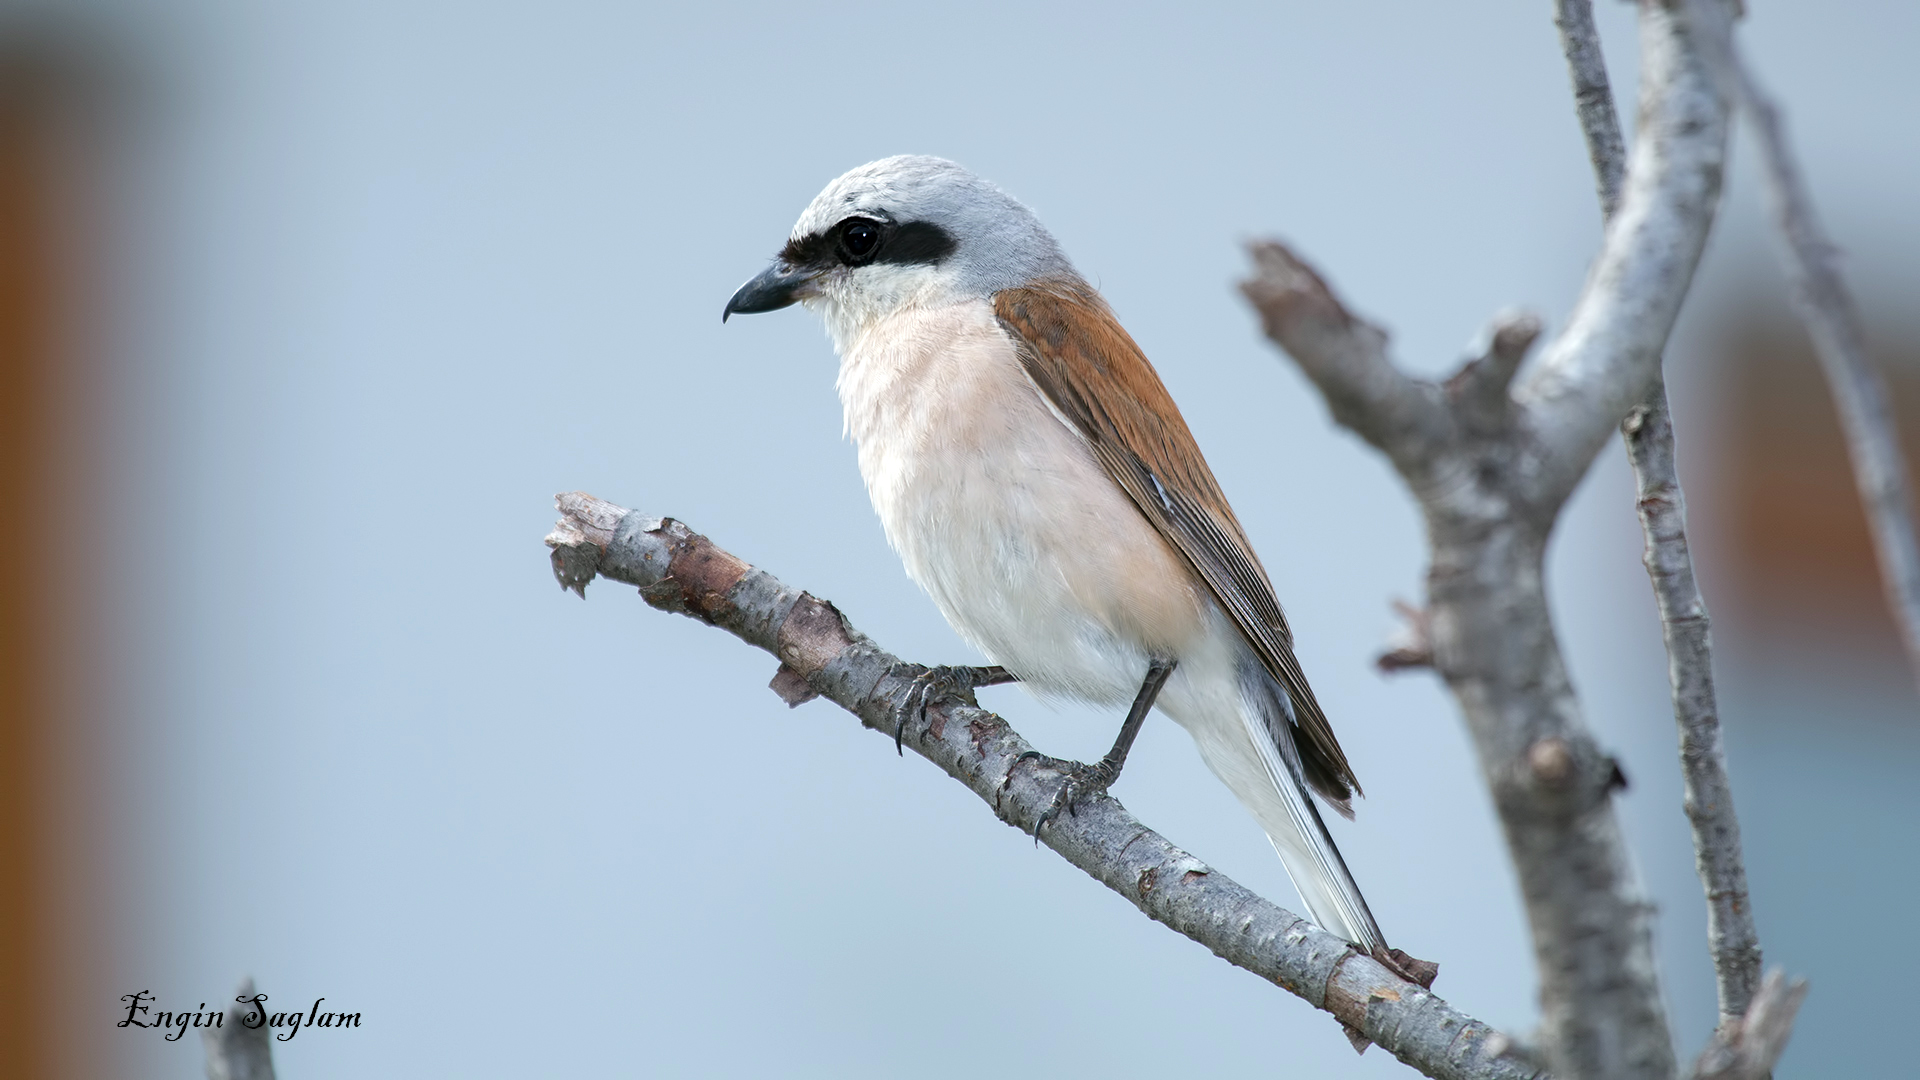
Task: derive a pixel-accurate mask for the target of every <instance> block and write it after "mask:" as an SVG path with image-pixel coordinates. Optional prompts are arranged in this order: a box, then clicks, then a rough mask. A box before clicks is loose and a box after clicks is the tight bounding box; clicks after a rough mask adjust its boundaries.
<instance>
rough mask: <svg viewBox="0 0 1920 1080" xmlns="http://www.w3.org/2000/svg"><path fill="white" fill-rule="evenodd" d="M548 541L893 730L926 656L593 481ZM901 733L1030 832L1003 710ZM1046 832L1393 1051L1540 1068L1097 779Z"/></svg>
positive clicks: (1198, 936)
mask: <svg viewBox="0 0 1920 1080" xmlns="http://www.w3.org/2000/svg"><path fill="white" fill-rule="evenodd" d="M556 502H557V504H558V505H559V507H560V510H561V513H562V515H563V516H562V518H561V520H560V523H559V524H558V525H557V526H556V527H555V529H554V532H553V534H552V535H550V536H548V537H547V545H548V546H549V547H551V548H552V549H553V567H554V575H555V576H556V577H557V578H559V579H560V583H561V586H562V587H563V588H572V589H578V590H581V592H582V595H584V594H585V593H584V590H585V588H586V585H587V583H588V582H589V581H591V580H592V579H593V578H594V577H595V576H596V575H597V576H600V577H605V578H607V579H609V580H613V581H619V582H624V583H626V584H629V585H637V586H639V587H640V595H641V596H642V597H643V598H645V600H646V601H647V603H649V604H651V605H653V606H654V607H657V608H660V609H662V610H666V611H674V612H679V613H681V614H685V615H689V616H692V617H693V618H696V619H699V620H700V621H702V622H706V623H708V624H710V625H713V626H717V627H719V628H721V629H723V630H726V631H728V632H730V633H732V634H734V635H735V636H737V637H739V638H740V639H741V640H743V641H745V642H747V643H748V644H750V645H754V646H757V647H759V648H762V649H765V650H766V651H768V652H769V653H772V654H773V655H774V656H776V657H778V658H779V660H780V678H781V679H783V680H785V681H788V682H791V681H792V680H793V679H796V678H797V679H800V680H803V681H804V682H805V684H806V685H807V686H808V687H810V688H811V689H812V690H813V691H814V692H815V693H818V694H819V695H820V696H822V697H825V698H828V699H830V700H832V701H833V702H834V704H836V705H839V706H840V707H842V708H844V709H846V710H847V711H848V712H851V713H853V714H854V715H855V716H856V717H858V718H859V719H860V722H861V723H862V724H864V725H865V726H867V727H870V728H874V729H876V730H879V731H881V732H884V733H885V734H886V735H887V737H888V738H889V739H892V738H893V733H894V731H895V724H896V722H897V721H898V719H899V717H900V710H901V707H902V706H903V704H904V703H905V702H906V700H907V698H908V695H909V693H910V692H911V691H912V689H913V688H914V685H915V678H916V676H918V675H919V674H921V673H922V672H924V671H925V670H926V669H925V668H922V667H920V666H919V665H917V664H908V663H903V662H902V661H901V660H900V659H899V658H897V657H895V656H893V655H892V654H890V653H888V652H887V651H885V650H884V649H882V648H880V647H879V646H878V645H876V644H874V643H873V641H871V640H870V639H868V638H867V637H866V636H865V635H863V634H861V633H860V632H859V631H857V630H855V629H853V627H852V625H851V624H850V623H848V622H847V620H846V617H845V616H843V615H841V614H840V612H839V611H838V610H837V609H836V608H835V607H834V606H833V605H832V604H830V603H827V602H826V601H823V600H819V599H817V598H815V597H813V596H810V595H808V594H806V593H803V592H801V591H799V590H798V589H794V588H791V587H789V586H787V585H784V584H782V583H781V582H780V581H779V580H778V579H776V578H774V577H773V576H772V575H771V574H768V573H766V572H764V571H761V570H756V569H754V568H753V567H751V566H748V565H747V564H746V563H744V562H742V561H741V560H740V559H738V558H736V557H735V556H733V555H731V554H729V553H728V552H726V551H724V550H722V549H721V548H719V547H717V546H715V545H714V544H713V543H712V542H711V541H709V540H708V539H707V538H706V537H704V536H701V535H699V534H698V533H695V532H693V531H692V530H690V529H688V528H687V527H686V526H685V525H683V524H681V523H680V522H677V521H674V520H672V519H671V518H666V519H663V518H648V517H646V516H645V515H643V514H639V513H635V512H631V511H628V510H625V509H623V508H621V507H618V506H614V505H613V504H611V503H607V502H604V501H602V500H599V499H595V498H593V497H592V496H590V495H585V494H582V493H580V492H573V493H570V494H567V495H562V496H560V497H559V498H558V499H557V500H556ZM905 734H906V740H905V744H906V745H907V746H908V747H910V748H912V749H913V750H914V752H915V753H918V754H920V755H921V756H923V757H925V758H926V759H927V760H929V761H931V762H933V763H934V764H935V765H938V766H939V767H940V768H941V769H942V770H944V771H945V772H946V773H947V775H949V776H951V777H953V778H954V779H956V780H959V781H960V782H961V783H963V784H965V785H966V786H967V787H968V789H970V790H971V791H973V793H974V794H976V795H978V796H979V797H980V798H981V800H983V801H984V802H986V803H987V804H988V805H989V806H991V807H992V808H993V812H994V814H995V815H996V816H998V817H999V818H1000V819H1001V820H1002V821H1005V822H1006V823H1007V824H1009V825H1012V826H1014V827H1015V828H1017V829H1020V830H1021V831H1023V832H1027V833H1031V832H1032V831H1033V829H1034V824H1035V822H1037V821H1038V820H1039V818H1040V815H1041V814H1042V813H1043V812H1045V811H1046V810H1047V809H1048V808H1049V807H1051V805H1052V802H1053V796H1054V793H1055V790H1056V789H1057V788H1058V786H1059V777H1058V776H1057V775H1055V774H1054V773H1053V772H1052V771H1051V770H1050V769H1048V768H1047V767H1045V766H1043V765H1041V764H1039V763H1037V762H1033V761H1023V760H1022V755H1023V754H1025V753H1026V751H1027V750H1028V749H1030V747H1029V746H1028V744H1027V742H1026V740H1025V739H1022V738H1021V737H1020V735H1019V734H1018V733H1017V732H1015V731H1014V730H1013V729H1012V728H1011V727H1009V726H1008V725H1007V723H1006V721H1004V720H1002V719H1001V718H1000V717H998V716H995V715H994V714H992V713H990V712H986V711H985V710H982V709H978V708H973V707H970V706H967V705H964V704H959V703H942V704H936V705H932V706H930V707H928V708H927V709H926V710H925V712H924V714H921V715H914V713H913V712H909V714H908V718H907V724H906V731H905ZM1040 842H1041V843H1043V844H1045V845H1046V846H1047V847H1049V848H1052V849H1053V850H1054V851H1055V852H1057V853H1058V854H1059V855H1060V856H1061V857H1062V858H1064V859H1066V860H1067V861H1068V862H1070V863H1072V864H1073V865H1074V866H1077V867H1079V868H1080V869H1081V870H1084V871H1085V872H1086V873H1087V874H1088V875H1089V876H1091V877H1093V878H1094V879H1095V880H1096V881H1099V882H1100V883H1101V884H1103V885H1105V886H1107V887H1108V888H1109V889H1112V890H1113V891H1114V892H1116V893H1119V894H1120V895H1121V896H1123V897H1125V898H1126V899H1127V900H1128V901H1129V902H1131V903H1132V904H1133V905H1134V906H1136V907H1138V908H1139V909H1140V910H1141V911H1142V912H1143V913H1145V914H1146V915H1147V916H1149V917H1150V918H1153V919H1155V920H1156V921H1159V922H1162V923H1165V924H1166V925H1167V926H1169V927H1171V928H1172V929H1174V930H1177V931H1179V932H1180V933H1182V934H1184V935H1186V936H1187V937H1189V938H1192V939H1193V940H1194V941H1197V942H1199V943H1200V944H1202V945H1204V946H1206V947H1207V948H1208V949H1210V950H1212V951H1213V953H1214V954H1215V955H1217V956H1219V957H1220V958H1222V959H1224V960H1226V961H1227V962H1228V963H1231V964H1233V965H1235V966H1237V967H1241V968H1245V969H1246V970H1248V971H1251V972H1253V973H1254V974H1256V975H1258V976H1260V977H1261V978H1264V979H1267V980H1268V981H1270V982H1273V983H1274V984H1276V985H1278V986H1280V987H1281V988H1282V989H1285V990H1287V991H1289V992H1291V993H1293V994H1296V995H1298V996H1299V997H1301V998H1303V999H1305V1000H1306V1001H1307V1002H1308V1003H1309V1004H1311V1005H1313V1006H1314V1007H1315V1008H1318V1009H1322V1010H1325V1011H1326V1012H1329V1013H1332V1014H1333V1015H1334V1016H1335V1017H1336V1018H1338V1019H1339V1020H1340V1022H1341V1023H1343V1024H1345V1025H1347V1026H1348V1027H1350V1028H1354V1029H1357V1030H1358V1031H1360V1032H1361V1033H1362V1034H1363V1035H1364V1036H1365V1037H1366V1038H1367V1039H1368V1040H1370V1041H1372V1042H1374V1043H1376V1044H1378V1045H1379V1046H1380V1047H1381V1048H1383V1049H1385V1050H1386V1051H1387V1052H1388V1053H1391V1054H1392V1055H1394V1056H1395V1057H1397V1058H1399V1059H1400V1060H1401V1061H1403V1062H1405V1063H1407V1064H1408V1065H1411V1066H1413V1067H1414V1068H1415V1069H1418V1070H1419V1071H1420V1072H1422V1073H1424V1074H1426V1075H1427V1076H1432V1077H1445V1078H1449V1080H1528V1078H1534V1077H1539V1076H1540V1075H1541V1073H1540V1070H1539V1069H1538V1068H1537V1067H1535V1066H1533V1065H1531V1064H1529V1063H1528V1061H1527V1060H1526V1058H1525V1055H1524V1054H1523V1053H1521V1052H1519V1050H1518V1049H1517V1047H1516V1045H1515V1044H1514V1043H1513V1041H1512V1040H1510V1039H1508V1038H1507V1037H1506V1036H1504V1035H1501V1034H1500V1033H1499V1032H1497V1031H1495V1030H1494V1029H1493V1028H1491V1027H1489V1026H1487V1025H1486V1024H1483V1023H1481V1022H1479V1021H1477V1020H1474V1019H1472V1018H1470V1017H1467V1016H1465V1015H1463V1014H1461V1013H1460V1012H1458V1011H1457V1010H1455V1009H1454V1008H1453V1007H1452V1006H1450V1005H1448V1004H1447V1003H1446V1002H1445V1001H1443V1000H1441V999H1440V998H1439V997H1436V996H1435V995H1434V994H1433V993H1432V992H1430V991H1428V990H1426V989H1423V988H1422V987H1420V986H1418V985H1416V984H1414V983H1411V982H1408V981H1406V980H1404V979H1402V978H1400V977H1399V976H1398V975H1396V974H1394V973H1393V972H1392V971H1390V970H1388V969H1387V967H1385V966H1384V965H1382V964H1380V963H1378V962H1377V961H1375V960H1374V959H1373V958H1372V957H1369V956H1366V955H1364V954H1361V953H1359V952H1357V951H1356V950H1355V949H1354V948H1353V947H1352V946H1351V945H1350V944H1349V943H1348V942H1346V941H1345V940H1343V939H1341V938H1337V937H1335V936H1333V935H1332V934H1329V933H1327V932H1326V931H1324V930H1322V929H1320V928H1319V927H1317V926H1315V925H1314V924H1312V923H1311V922H1308V921H1307V920H1305V919H1302V918H1300V917H1299V916H1297V915H1293V914H1291V913H1289V912H1287V911H1284V910H1282V909H1281V908H1280V907H1278V906H1276V905H1274V904H1273V903H1271V902H1269V901H1267V900H1264V899H1262V898H1261V897H1259V896H1257V895H1255V894H1254V893H1253V892H1251V891H1250V890H1248V889H1247V888H1246V887H1244V886H1242V885H1239V884H1238V883H1236V882H1234V881H1233V880H1231V879H1230V878H1228V877H1227V876H1226V875H1225V874H1222V873H1219V872H1218V871H1216V870H1214V869H1212V868H1211V867H1209V866H1207V865H1206V864H1205V863H1202V862H1201V861H1200V860H1198V859H1196V858H1194V857H1193V856H1192V855H1189V854H1187V853H1186V852H1184V851H1182V850H1180V849H1179V848H1177V847H1175V846H1173V844H1171V843H1169V842H1168V841H1167V840H1166V839H1165V838H1163V837H1161V836H1160V835H1159V834H1158V833H1156V832H1154V831H1153V830H1151V829H1149V828H1147V827H1146V826H1145V825H1142V824H1140V822H1139V820H1138V819H1136V818H1135V817H1134V816H1133V815H1132V814H1130V813H1128V812H1127V810H1126V808H1125V807H1123V806H1121V805H1120V803H1119V801H1118V800H1116V799H1114V798H1112V797H1110V796H1106V795H1100V796H1095V797H1092V798H1089V799H1088V800H1086V801H1085V802H1083V803H1081V804H1080V806H1079V808H1078V810H1077V811H1076V812H1075V813H1074V814H1073V815H1070V816H1067V817H1063V818H1056V819H1054V820H1053V821H1051V822H1050V823H1049V824H1048V826H1047V828H1046V830H1045V832H1044V833H1043V834H1042V835H1041V837H1040Z"/></svg>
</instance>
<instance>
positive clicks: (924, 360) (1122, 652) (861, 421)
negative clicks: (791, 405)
mask: <svg viewBox="0 0 1920 1080" xmlns="http://www.w3.org/2000/svg"><path fill="white" fill-rule="evenodd" d="M836 336H837V337H840V345H841V365H840V378H839V390H840V399H841V402H842V403H843V404H844V405H845V408H846V425H847V433H848V434H849V435H851V436H852V438H853V439H854V441H855V442H856V443H857V444H858V447H859V457H860V472H861V475H862V476H863V477H864V478H865V479H866V483H867V491H868V494H869V495H871V496H872V499H873V506H874V509H875V510H876V511H877V512H878V513H879V515H880V520H881V524H882V525H883V526H884V527H885V529H886V533H887V539H888V541H889V542H890V543H892V545H893V547H894V549H895V550H897V551H898V552H899V553H900V557H901V559H902V560H903V561H904V562H905V563H906V568H907V573H908V574H909V575H910V576H911V577H912V578H913V579H914V580H915V581H916V582H918V583H919V584H920V585H921V587H923V588H925V589H926V590H927V592H928V593H929V594H930V595H931V596H932V597H933V600H934V603H935V604H937V605H939V607H940V610H941V612H942V613H943V614H945V615H946V617H947V620H948V621H949V622H951V623H952V624H953V626H954V628H955V629H956V630H958V631H959V632H960V633H961V634H962V635H963V636H964V637H966V638H967V639H968V640H969V641H971V642H972V643H973V644H974V645H976V646H977V647H978V648H979V649H980V650H981V651H982V652H984V653H986V655H987V656H988V657H989V658H990V659H991V660H993V661H994V662H995V663H999V664H1004V665H1006V666H1007V667H1008V668H1009V669H1011V670H1013V671H1014V672H1016V673H1017V674H1019V675H1020V676H1021V677H1022V678H1023V679H1024V680H1026V681H1027V682H1029V683H1030V684H1032V685H1033V687H1034V689H1036V690H1039V691H1041V692H1051V693H1058V694H1065V695H1069V696H1072V697H1078V698H1083V699H1087V700H1092V701H1097V702H1120V701H1125V700H1128V699H1130V698H1131V697H1132V695H1133V693H1134V691H1135V690H1136V689H1137V688H1138V686H1139V682H1140V678H1141V675H1142V673H1143V672H1144V671H1145V670H1146V664H1147V658H1148V654H1149V653H1150V652H1151V653H1154V654H1157V655H1162V656H1180V655H1184V654H1185V653H1187V652H1188V651H1189V649H1190V648H1191V646H1192V644H1193V643H1194V641H1195V639H1196V638H1197V637H1198V636H1199V635H1201V633H1202V630H1203V624H1204V623H1205V622H1206V621H1207V611H1208V608H1207V606H1206V605H1205V602H1204V601H1203V600H1201V599H1200V597H1199V595H1198V594H1197V592H1196V588H1195V586H1194V583H1193V581H1192V579H1191V577H1190V575H1189V573H1188V571H1187V569H1186V567H1185V565H1184V563H1182V562H1181V561H1180V560H1179V558H1178V556H1177V555H1175V554H1174V552H1173V551H1172V549H1170V548H1169V547H1168V546H1167V544H1166V542H1165V541H1164V540H1162V539H1161V538H1160V536H1159V534H1158V533H1156V532H1155V531H1154V530H1153V528H1152V526H1151V525H1149V524H1148V523H1147V521H1146V520H1145V519H1144V518H1143V517H1141V515H1140V513H1139V511H1138V510H1136V509H1135V508H1134V506H1133V505H1132V504H1131V503H1130V502H1129V501H1128V500H1127V497H1126V495H1125V494H1124V493H1123V492H1122V491H1121V490H1120V488H1119V487H1118V486H1117V485H1116V484H1114V483H1113V481H1112V480H1110V479H1109V478H1108V477H1107V475H1106V473H1105V472H1104V471H1103V470H1102V469H1101V467H1100V465H1099V463H1098V462H1096V461H1095V460H1094V458H1093V455H1092V453H1091V451H1089V450H1088V448H1087V447H1086V445H1085V444H1084V443H1083V442H1082V441H1081V439H1080V437H1079V436H1078V435H1077V434H1076V433H1074V432H1073V431H1071V430H1070V429H1069V428H1067V427H1066V425H1065V424H1064V423H1062V422H1061V421H1060V420H1059V419H1058V418H1057V417H1056V416H1055V415H1054V414H1053V413H1052V412H1051V411H1050V410H1049V409H1048V407H1047V405H1046V403H1045V401H1044V400H1043V399H1042V397H1041V396H1040V394H1039V392H1038V391H1037V390H1036V389H1035V388H1034V386H1033V384H1032V382H1031V381H1030V380H1029V379H1028V378H1027V376H1026V374H1025V373H1024V371H1023V370H1022V369H1021V366H1020V362H1019V359H1018V357H1017V355H1016V353H1015V351H1014V345H1013V342H1012V340H1011V339H1010V338H1009V337H1008V336H1007V334H1006V332H1005V331H1004V330H1003V329H1001V327H1000V325H999V323H998V322H997V321H996V320H995V318H994V315H993V310H992V308H991V307H990V306H989V304H988V303H986V302H985V301H982V300H969V301H962V302H958V303H952V304H947V305H943V306H936V307H922V306H918V305H909V306H907V307H904V308H902V309H900V310H898V311H896V312H895V313H893V314H891V315H888V316H886V317H885V318H883V319H879V320H876V321H872V322H868V323H866V324H864V325H862V326H860V327H858V328H857V329H856V330H854V332H851V333H848V334H846V335H844V336H841V335H836Z"/></svg>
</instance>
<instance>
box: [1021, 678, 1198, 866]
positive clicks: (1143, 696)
mask: <svg viewBox="0 0 1920 1080" xmlns="http://www.w3.org/2000/svg"><path fill="white" fill-rule="evenodd" d="M1179 663H1180V662H1179V661H1178V660H1162V659H1160V658H1159V657H1155V658H1153V660H1152V661H1150V662H1149V663H1148V664H1147V677H1146V679H1145V680H1144V681H1143V682H1141V684H1140V693H1139V694H1137V695H1135V697H1134V699H1133V708H1132V709H1130V710H1128V712H1127V719H1126V722H1125V723H1123V724H1121V725H1120V735H1119V737H1118V738H1116V739H1114V740H1113V749H1111V750H1109V751H1107V756H1106V757H1103V758H1101V759H1100V761H1099V762H1098V763H1097V764H1094V765H1086V764H1082V763H1081V762H1078V761H1056V760H1054V759H1052V758H1049V757H1047V756H1046V755H1045V754H1042V753H1041V752H1040V751H1038V750H1029V751H1027V752H1026V753H1024V754H1021V755H1020V757H1019V758H1018V759H1017V760H1016V761H1015V762H1014V764H1016V765H1018V764H1019V763H1020V762H1021V761H1025V760H1026V759H1028V758H1040V759H1041V760H1043V761H1046V762H1048V763H1049V764H1051V765H1052V766H1053V767H1054V768H1055V769H1057V770H1059V771H1060V772H1062V773H1064V774H1066V779H1065V780H1064V781H1063V782H1062V783H1061V785H1060V792H1059V794H1057V795H1055V796H1054V797H1053V805H1052V806H1050V807H1048V808H1047V811H1046V813H1044V814H1041V815H1040V820H1039V821H1036V822H1034V825H1033V842H1034V843H1036V844H1037V843H1039V842H1040V830H1041V829H1042V828H1044V827H1045V826H1046V824H1047V822H1049V821H1052V820H1053V819H1054V818H1056V817H1059V816H1060V811H1062V810H1065V811H1066V812H1067V813H1069V814H1072V813H1074V812H1075V811H1074V804H1075V803H1077V802H1079V801H1080V798H1081V797H1082V796H1084V795H1086V794H1088V793H1089V792H1094V791H1105V790H1107V788H1109V787H1111V786H1113V782H1114V781H1115V780H1118V779H1120V769H1121V767H1122V766H1124V765H1125V764H1126V763H1127V751H1129V750H1131V749H1133V740H1134V739H1135V738H1136V737H1137V736H1139V734H1140V726H1141V725H1142V724H1144V723H1146V722H1147V713H1148V712H1150V711H1152V709H1153V702H1154V699H1155V698H1158V697H1159V696H1160V688H1161V687H1163V686H1165V685H1166V684H1167V677H1168V676H1170V675H1172V674H1173V669H1174V668H1175V667H1176V666H1178V665H1179ZM1009 775H1011V774H1009Z"/></svg>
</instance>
